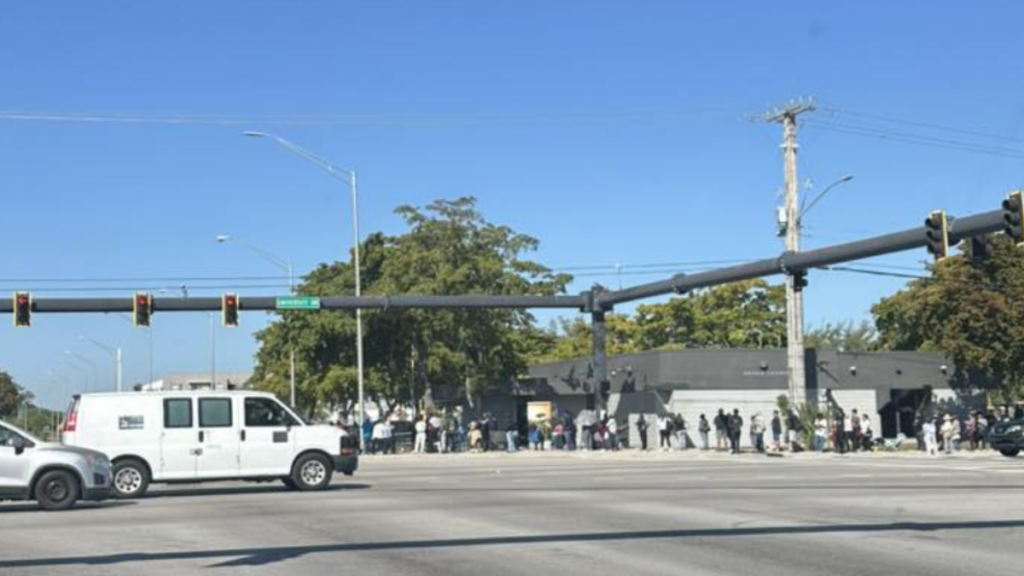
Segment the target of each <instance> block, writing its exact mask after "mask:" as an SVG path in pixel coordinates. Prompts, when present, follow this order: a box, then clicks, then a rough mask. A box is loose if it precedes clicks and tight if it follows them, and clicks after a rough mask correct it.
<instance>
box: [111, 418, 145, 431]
mask: <svg viewBox="0 0 1024 576" xmlns="http://www.w3.org/2000/svg"><path fill="white" fill-rule="evenodd" d="M117 427H118V428H120V429H121V430H142V429H143V428H145V427H146V419H145V418H143V417H142V416H121V417H119V418H118V419H117Z"/></svg>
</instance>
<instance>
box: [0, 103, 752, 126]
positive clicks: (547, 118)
mask: <svg viewBox="0 0 1024 576" xmlns="http://www.w3.org/2000/svg"><path fill="white" fill-rule="evenodd" d="M694 116H704V117H707V116H719V117H724V116H729V117H735V118H737V119H740V116H741V115H740V114H737V113H734V112H731V111H728V110H725V109H722V108H711V107H703V108H694V109H691V110H661V111H657V110H638V111H627V112H536V113H532V112H526V113H479V114H462V113H452V114H347V115H330V114H328V115H312V116H250V117H244V116H242V117H237V116H236V117H217V116H197V115H158V114H157V115H151V114H124V113H89V112H36V111H19V110H0V120H8V121H24V122H74V123H98V124H164V125H212V126H243V125H245V126H248V125H254V124H263V125H267V124H276V125H282V124H291V125H310V126H334V125H356V126H358V125H363V126H417V125H421V126H473V125H495V124H511V125H517V124H573V123H607V122H627V123H629V122H660V123H663V122H673V121H679V120H684V119H689V118H691V117H694Z"/></svg>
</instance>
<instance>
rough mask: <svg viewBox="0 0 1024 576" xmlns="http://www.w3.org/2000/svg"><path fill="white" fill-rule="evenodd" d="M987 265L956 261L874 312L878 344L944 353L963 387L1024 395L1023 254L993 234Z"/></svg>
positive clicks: (952, 259) (961, 258) (960, 258)
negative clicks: (999, 389)
mask: <svg viewBox="0 0 1024 576" xmlns="http://www.w3.org/2000/svg"><path fill="white" fill-rule="evenodd" d="M986 243H987V244H988V257H987V258H986V259H984V260H983V261H980V262H975V261H972V260H971V259H970V258H969V257H967V256H965V255H962V254H961V255H957V256H953V257H950V258H947V259H945V260H943V261H942V262H939V263H937V264H935V265H933V266H932V267H931V277H930V278H927V279H922V280H914V281H912V282H910V283H909V284H908V285H907V286H906V288H904V289H903V290H900V291H899V292H897V293H896V294H895V295H893V296H890V297H888V298H884V299H882V300H881V301H880V302H878V303H877V304H876V305H875V306H874V307H872V309H871V311H872V314H873V315H874V317H875V324H876V326H877V327H878V332H879V345H880V346H881V347H882V348H886V349H893V350H918V349H922V350H941V351H943V352H945V353H946V354H947V355H948V356H949V357H950V359H951V360H952V361H953V364H954V366H955V372H954V375H953V377H954V381H955V382H958V383H959V384H962V385H965V386H966V385H971V386H976V385H982V384H988V383H992V382H995V383H999V384H1001V385H1002V391H1003V392H1004V393H1006V394H1007V395H1009V396H1011V397H1015V398H1020V397H1021V393H1022V392H1024V306H1021V305H1020V303H1021V302H1022V301H1024V252H1021V251H1020V250H1019V249H1017V248H1016V247H1015V246H1014V245H1013V242H1012V241H1011V240H1010V239H1008V238H1006V237H1005V236H1003V235H994V236H990V237H989V238H988V239H987V240H986Z"/></svg>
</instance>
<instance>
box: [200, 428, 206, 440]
mask: <svg viewBox="0 0 1024 576" xmlns="http://www.w3.org/2000/svg"><path fill="white" fill-rule="evenodd" d="M199 441H200V442H206V432H204V431H202V430H200V431H199Z"/></svg>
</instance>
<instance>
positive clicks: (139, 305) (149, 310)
mask: <svg viewBox="0 0 1024 576" xmlns="http://www.w3.org/2000/svg"><path fill="white" fill-rule="evenodd" d="M152 315H153V296H152V295H151V294H144V293H142V292H137V293H136V294H135V299H134V300H132V324H133V325H134V326H149V317H150V316H152Z"/></svg>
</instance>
